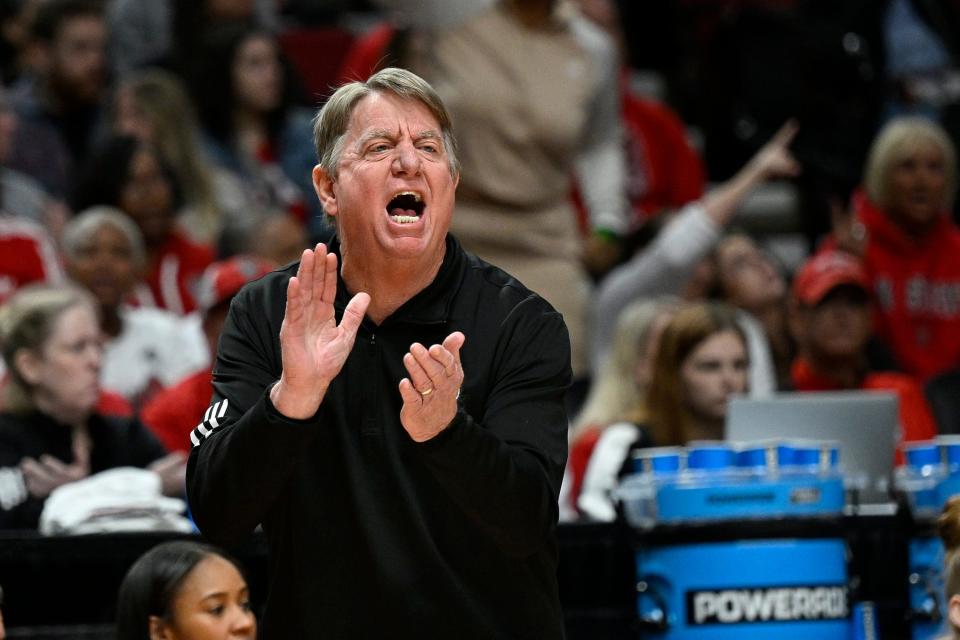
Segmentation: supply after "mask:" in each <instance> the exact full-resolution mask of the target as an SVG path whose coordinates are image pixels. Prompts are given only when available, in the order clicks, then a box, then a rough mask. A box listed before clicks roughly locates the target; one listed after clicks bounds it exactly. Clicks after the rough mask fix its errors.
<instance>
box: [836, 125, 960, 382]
mask: <svg viewBox="0 0 960 640" xmlns="http://www.w3.org/2000/svg"><path fill="white" fill-rule="evenodd" d="M956 184H957V178H956V150H955V148H954V146H953V143H952V142H951V141H950V139H949V138H948V137H947V136H946V134H945V133H944V131H943V129H942V128H941V127H940V126H939V125H937V124H935V123H933V122H930V121H928V120H924V119H921V118H897V119H894V120H891V121H890V123H888V124H887V125H886V126H885V127H884V128H883V129H882V130H881V131H880V132H879V133H878V134H877V136H876V138H875V140H874V143H873V146H872V147H871V149H870V155H869V157H868V159H867V165H866V169H865V171H864V188H863V191H862V192H859V193H857V194H855V196H854V200H853V215H852V216H840V217H839V218H838V220H837V223H838V224H837V227H836V229H835V235H834V238H835V243H836V244H838V245H839V246H840V247H841V248H846V249H848V250H850V251H852V252H853V253H856V254H859V255H862V260H863V265H864V269H865V271H866V274H867V278H868V279H869V281H870V285H871V289H872V290H873V298H874V300H875V301H876V315H875V322H876V325H875V331H876V335H877V337H878V338H879V339H880V340H881V341H883V342H884V343H885V344H886V345H887V346H888V347H889V348H890V349H891V351H892V352H893V355H894V356H895V357H896V358H897V360H898V362H899V364H900V365H901V366H902V368H903V370H904V371H905V372H907V373H910V374H912V375H914V376H917V377H918V378H919V379H920V380H921V382H925V381H927V380H928V379H929V378H930V377H932V376H934V375H936V374H938V373H942V372H944V371H946V370H948V369H951V368H953V367H955V366H957V365H958V364H960V230H958V229H957V226H956V225H955V224H954V223H953V222H952V220H951V218H950V213H949V211H950V209H951V207H952V205H953V199H954V195H955V192H956ZM833 244H834V243H830V246H832V245H833ZM828 249H829V246H828Z"/></svg>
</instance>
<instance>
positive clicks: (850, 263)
mask: <svg viewBox="0 0 960 640" xmlns="http://www.w3.org/2000/svg"><path fill="white" fill-rule="evenodd" d="M790 326H791V329H792V331H793V334H794V337H795V338H796V341H797V346H798V354H797V359H796V360H795V361H794V363H793V366H792V368H791V381H792V383H793V388H794V389H796V390H797V391H839V390H842V389H874V390H884V391H894V392H896V394H897V397H898V398H899V407H900V427H901V429H902V432H901V434H900V439H899V443H900V444H902V443H904V442H909V441H912V440H929V439H930V438H932V437H934V436H935V435H936V434H937V427H936V423H935V421H934V418H933V414H932V413H931V411H930V407H929V405H928V404H927V401H926V399H925V398H924V395H923V390H922V388H921V386H920V384H919V382H918V381H917V380H916V379H915V378H913V377H911V376H908V375H905V374H902V373H895V372H876V371H870V370H869V364H868V359H867V354H866V349H867V343H868V341H869V339H870V334H871V332H872V330H871V309H870V281H869V280H868V278H867V275H866V273H865V272H864V270H863V267H862V266H861V265H860V264H859V262H858V261H857V259H856V258H854V257H853V256H850V255H849V254H847V253H843V252H839V251H830V252H822V253H820V254H818V255H816V256H814V257H813V258H811V259H810V260H808V261H807V262H806V263H804V264H803V265H802V266H801V267H800V269H799V270H798V271H797V275H796V277H795V279H794V282H793V292H792V297H791V304H790ZM897 460H898V461H899V462H902V461H903V454H902V452H900V451H899V450H898V452H897Z"/></svg>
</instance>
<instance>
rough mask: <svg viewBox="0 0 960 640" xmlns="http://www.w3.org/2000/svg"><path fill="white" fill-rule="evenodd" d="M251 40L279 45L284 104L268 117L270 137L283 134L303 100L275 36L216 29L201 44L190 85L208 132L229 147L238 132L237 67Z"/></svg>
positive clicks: (237, 28) (241, 29)
mask: <svg viewBox="0 0 960 640" xmlns="http://www.w3.org/2000/svg"><path fill="white" fill-rule="evenodd" d="M251 38H267V39H268V40H270V41H271V42H273V43H274V44H275V45H276V46H277V50H278V52H279V53H278V55H279V56H280V68H281V73H282V74H283V92H282V95H281V97H280V103H279V104H278V105H277V107H276V108H275V109H273V110H272V111H271V112H270V113H268V114H267V115H266V123H267V132H268V135H269V136H270V138H275V137H276V136H278V135H279V134H280V132H281V130H282V128H283V124H284V122H285V121H286V117H287V112H288V111H289V110H290V108H291V107H292V106H294V105H295V104H296V103H297V102H298V101H299V100H298V98H299V93H300V91H299V83H298V82H297V78H296V76H295V74H294V73H293V71H292V68H291V67H290V65H289V64H288V63H287V61H286V60H285V59H284V57H283V54H282V52H280V45H279V43H277V39H276V38H275V37H274V36H273V35H271V34H270V33H268V32H267V31H263V30H260V29H256V28H254V27H250V26H245V25H236V24H229V25H225V26H221V27H216V28H214V29H212V30H211V31H210V32H209V33H208V34H207V36H206V37H205V38H204V39H203V41H202V43H201V47H200V53H199V54H198V55H197V58H196V63H195V65H194V69H193V72H192V73H190V83H189V84H190V91H191V93H192V94H193V98H194V100H195V102H196V105H197V114H198V115H199V117H200V123H201V124H202V125H203V128H204V129H205V130H206V131H207V133H209V134H210V135H211V136H213V137H214V138H216V139H217V140H218V141H220V142H221V143H222V144H225V145H230V144H231V142H232V138H233V135H234V132H235V127H234V125H235V122H234V117H233V109H234V107H235V105H236V99H235V93H236V86H235V85H234V79H233V65H234V63H235V62H236V58H237V53H238V52H239V50H240V47H241V46H242V45H243V44H244V43H245V42H247V41H248V40H250V39H251Z"/></svg>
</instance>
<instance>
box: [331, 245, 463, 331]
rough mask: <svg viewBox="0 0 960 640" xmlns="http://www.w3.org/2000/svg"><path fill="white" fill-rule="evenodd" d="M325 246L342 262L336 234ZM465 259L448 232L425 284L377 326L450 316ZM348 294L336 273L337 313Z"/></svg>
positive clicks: (420, 321) (348, 297)
mask: <svg viewBox="0 0 960 640" xmlns="http://www.w3.org/2000/svg"><path fill="white" fill-rule="evenodd" d="M328 247H329V249H330V251H332V252H333V253H335V254H337V263H338V264H342V260H341V259H340V240H339V238H337V237H336V236H334V237H333V238H332V239H331V240H330V242H329V243H328ZM466 262H467V261H466V254H465V253H464V251H463V249H462V248H461V247H460V243H459V242H458V241H457V240H456V238H454V237H453V236H452V235H450V234H449V233H448V234H447V237H446V251H445V253H444V256H443V262H442V263H441V265H440V270H439V271H438V272H437V275H436V277H435V278H434V279H433V281H432V282H431V283H430V284H428V285H427V286H426V288H424V289H423V290H422V291H420V292H419V293H418V294H416V295H415V296H413V297H412V298H410V299H409V300H407V301H406V302H405V303H403V304H402V305H401V306H400V308H399V309H397V310H396V311H394V312H393V313H392V314H391V315H390V316H388V317H387V318H386V319H385V320H384V321H383V322H382V323H380V326H381V327H382V326H385V325H389V324H392V323H395V322H406V323H413V324H436V323H440V322H444V321H446V320H447V319H448V318H449V316H450V308H451V306H452V305H453V301H454V299H455V298H456V296H457V293H458V292H459V291H460V285H461V283H462V281H463V273H464V270H465V269H466ZM352 296H353V294H352V293H351V292H350V291H348V290H347V285H346V283H345V282H344V281H343V276H342V274H341V273H337V298H336V300H335V301H334V307H335V308H336V310H337V313H338V315H340V316H342V315H343V310H344V309H345V308H346V306H347V303H348V302H349V301H350V298H351V297H352Z"/></svg>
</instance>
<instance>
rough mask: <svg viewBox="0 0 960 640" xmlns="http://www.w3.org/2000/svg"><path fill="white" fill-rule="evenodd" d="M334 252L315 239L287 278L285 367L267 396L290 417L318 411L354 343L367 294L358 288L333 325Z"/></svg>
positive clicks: (282, 343) (283, 332) (282, 329)
mask: <svg viewBox="0 0 960 640" xmlns="http://www.w3.org/2000/svg"><path fill="white" fill-rule="evenodd" d="M336 295H337V256H336V255H335V254H333V253H328V252H327V247H326V246H325V245H323V244H318V245H317V247H316V249H315V250H314V251H311V250H310V249H307V250H305V251H304V252H303V257H302V258H301V260H300V266H299V267H298V268H297V275H296V276H294V277H292V278H290V282H289V283H288V284H287V306H286V310H285V311H284V317H283V324H282V325H281V326H280V353H281V357H282V359H283V373H282V374H281V375H280V382H278V383H277V384H276V385H274V387H273V389H271V390H270V401H271V402H272V403H273V406H274V407H276V409H277V411H279V412H280V413H282V414H283V415H285V416H287V417H288V418H295V419H304V418H309V417H310V416H312V415H314V414H315V413H316V412H317V409H318V408H319V407H320V403H321V402H322V401H323V396H324V394H325V393H326V392H327V388H328V387H329V386H330V383H331V382H332V381H333V379H334V378H335V377H336V376H337V374H338V373H340V369H342V368H343V364H344V362H346V361H347V356H349V355H350V351H351V349H353V342H354V340H355V339H356V337H357V330H358V329H359V328H360V323H361V322H362V321H363V317H364V314H366V312H367V306H368V305H369V304H370V296H369V295H367V294H366V293H358V294H357V295H355V296H354V297H353V299H351V300H350V302H349V304H347V308H346V309H345V310H344V313H343V319H342V320H341V322H340V325H339V326H337V319H336V314H335V312H334V307H333V301H334V299H335V298H336Z"/></svg>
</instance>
